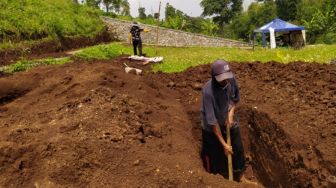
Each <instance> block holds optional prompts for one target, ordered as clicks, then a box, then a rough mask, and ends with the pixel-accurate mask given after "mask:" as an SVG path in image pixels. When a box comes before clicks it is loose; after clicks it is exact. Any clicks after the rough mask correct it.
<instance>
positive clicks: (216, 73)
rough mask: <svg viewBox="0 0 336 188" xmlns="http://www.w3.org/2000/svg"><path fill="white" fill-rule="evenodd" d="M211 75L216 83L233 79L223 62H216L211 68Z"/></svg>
mask: <svg viewBox="0 0 336 188" xmlns="http://www.w3.org/2000/svg"><path fill="white" fill-rule="evenodd" d="M211 75H212V76H213V77H215V78H216V81H217V82H221V81H223V80H226V79H229V78H233V73H232V72H231V69H230V67H229V64H228V62H226V61H224V60H216V61H215V62H214V63H213V64H212V66H211Z"/></svg>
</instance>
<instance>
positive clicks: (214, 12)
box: [201, 0, 243, 26]
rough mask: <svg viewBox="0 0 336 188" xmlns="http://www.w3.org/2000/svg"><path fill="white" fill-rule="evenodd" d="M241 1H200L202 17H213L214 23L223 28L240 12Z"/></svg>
mask: <svg viewBox="0 0 336 188" xmlns="http://www.w3.org/2000/svg"><path fill="white" fill-rule="evenodd" d="M242 3H243V2H242V0H202V1H201V6H202V7H203V13H202V15H203V16H213V20H214V22H216V23H218V24H219V25H220V26H223V25H224V24H225V23H230V21H231V20H232V19H233V18H234V17H235V16H236V15H238V14H239V13H240V12H241V11H242Z"/></svg>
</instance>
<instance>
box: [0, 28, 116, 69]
mask: <svg viewBox="0 0 336 188" xmlns="http://www.w3.org/2000/svg"><path fill="white" fill-rule="evenodd" d="M114 40H116V39H114V38H113V36H112V34H110V33H109V32H108V31H107V30H103V31H102V32H101V33H100V34H98V35H97V36H96V37H94V38H89V37H78V38H62V39H59V40H54V41H48V42H41V43H38V44H36V45H34V46H32V47H21V48H18V49H10V50H0V57H1V58H0V66H1V65H9V64H12V63H15V62H16V61H17V60H18V59H20V58H26V59H33V58H47V57H64V56H67V54H66V51H68V50H72V49H77V48H82V47H86V46H92V45H95V44H99V43H106V42H111V41H114Z"/></svg>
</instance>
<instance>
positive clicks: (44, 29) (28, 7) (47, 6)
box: [0, 0, 104, 43]
mask: <svg viewBox="0 0 336 188" xmlns="http://www.w3.org/2000/svg"><path fill="white" fill-rule="evenodd" d="M101 14H102V11H100V10H99V9H93V8H91V7H88V6H85V5H77V4H74V3H73V1H71V0H24V1H15V0H1V1H0V43H1V42H8V41H16V42H17V41H22V40H36V39H42V38H48V37H52V38H60V37H81V36H86V37H90V36H94V35H96V34H97V33H99V32H100V31H101V30H102V29H103V27H104V24H103V22H102V21H101V20H100V18H99V16H100V15H101Z"/></svg>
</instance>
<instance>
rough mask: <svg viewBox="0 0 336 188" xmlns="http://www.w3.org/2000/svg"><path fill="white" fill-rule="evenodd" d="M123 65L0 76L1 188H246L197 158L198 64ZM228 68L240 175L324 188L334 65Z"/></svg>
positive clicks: (201, 79)
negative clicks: (235, 94)
mask: <svg viewBox="0 0 336 188" xmlns="http://www.w3.org/2000/svg"><path fill="white" fill-rule="evenodd" d="M124 62H127V63H128V64H129V65H132V64H131V63H130V62H128V60H125V58H119V59H114V60H110V61H102V62H95V63H72V64H67V65H62V66H48V67H47V66H46V67H39V68H37V69H34V70H32V71H30V72H23V73H18V74H16V75H14V76H7V77H3V78H0V86H1V87H0V186H4V187H32V186H36V187H46V186H52V187H57V186H64V187H82V186H90V187H98V186H99V187H100V186H105V187H106V186H110V187H111V186H114V187H125V186H127V187H138V186H140V187H176V186H182V187H205V186H206V185H209V186H212V187H215V186H220V187H249V186H248V185H244V184H237V183H232V182H229V181H227V180H225V179H223V178H222V177H221V176H219V175H211V174H207V173H205V172H204V170H203V167H202V164H201V161H200V159H199V149H200V129H199V112H198V110H199V102H200V89H201V86H202V84H203V83H205V82H206V80H207V79H208V75H209V66H208V65H207V66H201V67H197V68H193V69H189V70H187V71H186V72H184V73H179V74H163V73H157V74H151V73H148V72H147V73H146V74H145V75H144V76H135V75H131V74H125V73H124V71H123V69H122V66H123V65H122V63H124ZM233 69H234V71H235V73H236V75H237V79H238V82H239V84H240V87H241V93H242V102H241V106H240V109H239V111H238V114H239V116H240V119H241V127H242V132H243V135H244V141H245V142H244V144H245V148H246V151H247V156H249V160H250V163H249V164H250V165H249V171H248V177H249V178H250V179H253V178H254V179H255V180H258V181H259V182H261V183H263V184H264V185H265V186H268V187H269V186H273V187H279V186H283V187H288V185H292V186H293V187H297V186H301V187H311V186H313V187H320V186H323V185H326V183H327V181H326V178H327V177H328V176H329V175H335V172H336V169H335V164H336V157H335V153H336V151H335V145H334V143H336V142H335V141H336V130H335V125H336V119H335V117H334V114H335V113H336V111H335V110H336V108H335V106H336V104H335V102H336V99H335V96H336V95H335V91H336V88H335V86H336V83H335V82H336V81H335V78H336V75H335V74H336V71H335V66H333V65H323V66H322V65H315V64H302V63H294V64H290V65H288V66H285V65H279V64H276V63H268V64H250V63H242V64H238V63H237V64H233ZM286 185H287V186H286Z"/></svg>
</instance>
